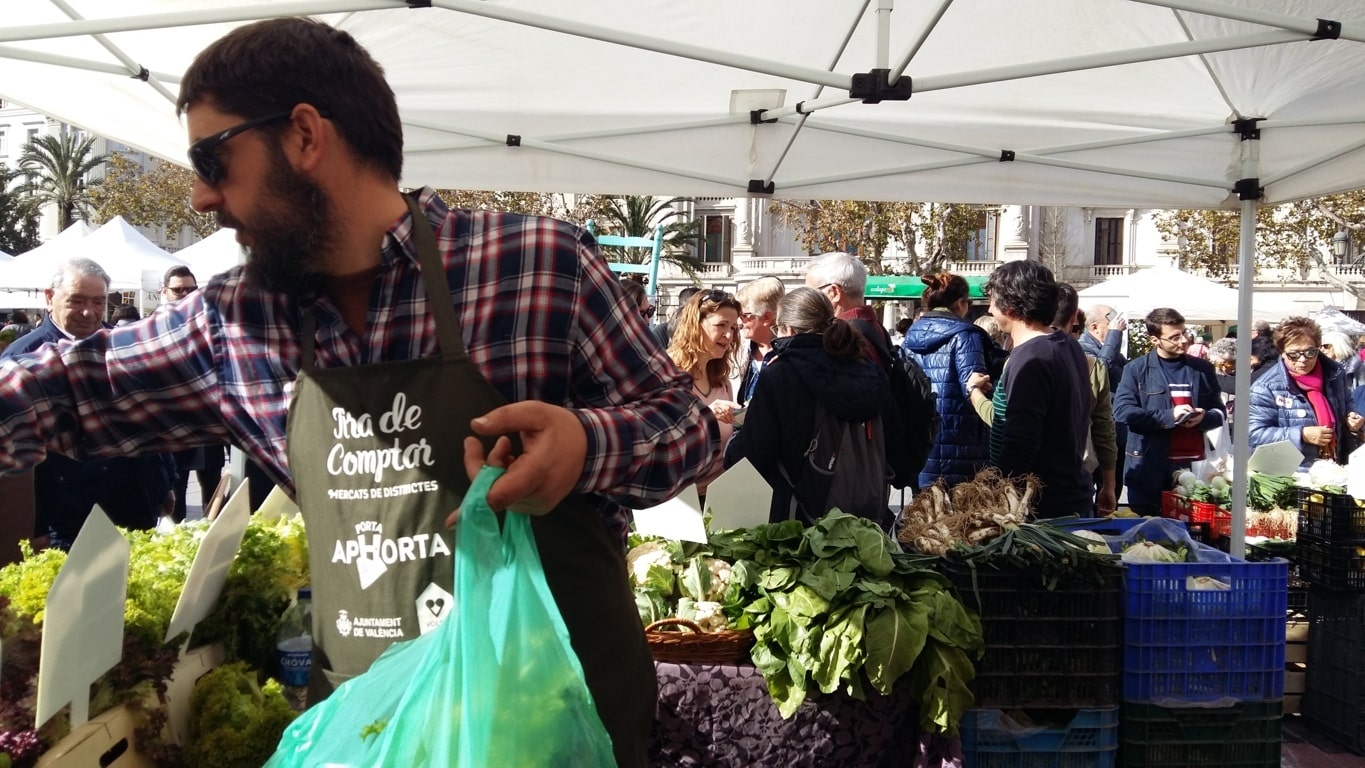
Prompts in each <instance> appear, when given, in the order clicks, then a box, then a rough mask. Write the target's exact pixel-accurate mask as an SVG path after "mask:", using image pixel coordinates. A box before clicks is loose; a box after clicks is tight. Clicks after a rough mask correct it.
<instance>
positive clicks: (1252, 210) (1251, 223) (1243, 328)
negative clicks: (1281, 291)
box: [1229, 131, 1261, 557]
mask: <svg viewBox="0 0 1365 768" xmlns="http://www.w3.org/2000/svg"><path fill="white" fill-rule="evenodd" d="M1260 144H1261V142H1260V133H1259V132H1258V131H1252V132H1250V133H1244V134H1243V137H1242V145H1241V160H1242V180H1243V182H1251V186H1254V187H1256V189H1254V190H1242V191H1241V192H1240V197H1241V198H1242V200H1241V212H1240V213H1241V222H1240V223H1241V225H1242V226H1241V234H1240V240H1239V242H1238V247H1237V293H1238V294H1239V295H1238V298H1237V339H1238V340H1237V371H1236V373H1235V377H1236V378H1235V381H1236V385H1237V401H1238V403H1240V404H1242V407H1241V408H1239V409H1238V411H1239V412H1240V415H1239V417H1238V418H1237V419H1236V420H1235V421H1234V422H1233V425H1232V433H1233V437H1232V446H1233V447H1232V451H1233V455H1232V467H1233V473H1232V538H1231V546H1230V548H1229V549H1230V551H1231V553H1232V555H1233V556H1234V557H1245V556H1246V535H1247V524H1246V519H1247V487H1248V484H1249V478H1248V475H1247V460H1248V459H1249V458H1250V457H1251V420H1250V419H1249V418H1247V408H1246V405H1245V404H1246V403H1250V402H1251V329H1252V327H1253V326H1252V316H1251V312H1252V305H1251V303H1252V300H1253V296H1254V295H1255V294H1254V289H1255V285H1256V207H1257V205H1258V203H1259V199H1258V198H1259V195H1260V191H1259V186H1260V185H1259V181H1258V180H1257V174H1258V173H1259V172H1260V167H1261V146H1260Z"/></svg>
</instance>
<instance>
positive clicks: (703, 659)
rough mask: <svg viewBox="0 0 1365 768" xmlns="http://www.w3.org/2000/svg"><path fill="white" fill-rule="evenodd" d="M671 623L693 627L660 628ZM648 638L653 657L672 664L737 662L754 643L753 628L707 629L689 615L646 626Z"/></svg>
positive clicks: (744, 657) (746, 655) (744, 656)
mask: <svg viewBox="0 0 1365 768" xmlns="http://www.w3.org/2000/svg"><path fill="white" fill-rule="evenodd" d="M672 625H678V626H682V627H686V628H687V629H689V630H691V631H690V632H661V631H659V629H660V627H666V626H672ZM645 638H646V639H648V640H649V652H650V654H651V655H653V656H654V660H655V661H663V662H668V663H670V664H734V663H735V662H738V661H744V660H745V659H747V658H749V649H750V648H753V647H754V631H753V630H752V629H740V630H730V629H726V630H721V631H720V632H706V631H704V630H703V629H702V628H701V627H699V626H697V624H696V622H692V621H688V620H687V619H660V620H659V621H656V622H654V623H653V624H650V625H649V626H647V627H645Z"/></svg>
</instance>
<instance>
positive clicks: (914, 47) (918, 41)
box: [889, 0, 953, 83]
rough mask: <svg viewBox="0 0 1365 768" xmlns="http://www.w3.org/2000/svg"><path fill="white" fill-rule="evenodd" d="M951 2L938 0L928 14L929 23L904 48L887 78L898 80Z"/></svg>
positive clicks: (893, 80) (951, 0)
mask: <svg viewBox="0 0 1365 768" xmlns="http://www.w3.org/2000/svg"><path fill="white" fill-rule="evenodd" d="M952 4H953V0H939V4H938V7H937V8H935V9H934V12H933V13H932V14H930V16H929V23H928V24H925V25H924V29H921V30H920V32H919V35H918V36H917V37H916V38H915V41H914V42H913V43H911V44H910V48H909V49H908V50H906V52H905V55H904V56H902V57H901V60H900V63H899V64H897V65H896V68H895V69H894V70H893V71H892V72H891V77H890V78H889V79H890V80H891V82H893V83H894V82H896V81H897V80H899V79H900V77H901V75H903V74H905V70H907V69H909V68H910V62H911V60H913V59H914V58H915V54H917V53H919V49H920V48H923V47H924V42H925V41H926V40H928V39H929V35H930V34H931V33H932V32H933V31H934V30H935V29H936V28H937V27H938V23H939V21H941V20H942V19H943V14H945V13H947V12H948V6H950V5H952Z"/></svg>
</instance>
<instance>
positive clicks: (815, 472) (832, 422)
mask: <svg viewBox="0 0 1365 768" xmlns="http://www.w3.org/2000/svg"><path fill="white" fill-rule="evenodd" d="M778 470H779V471H780V472H781V473H782V477H783V479H785V480H786V481H787V485H788V487H789V488H791V492H792V496H791V502H790V504H789V505H788V508H787V509H788V512H787V516H788V519H790V520H800V521H801V522H802V523H804V524H806V525H811V524H812V523H814V522H815V521H816V520H819V519H820V518H821V517H823V516H824V515H825V513H827V512H829V511H830V510H831V509H835V508H838V509H839V511H841V512H844V513H846V514H850V515H857V516H858V517H864V518H867V519H868V520H871V521H873V522H875V523H877V524H878V525H880V526H882V527H883V528H886V527H887V526H888V525H889V524H890V522H891V513H890V510H889V509H888V500H889V496H890V488H889V486H888V483H889V481H890V477H889V472H888V471H887V463H886V437H885V433H884V431H883V428H882V420H881V417H880V416H877V417H875V418H873V419H872V420H871V421H864V422H849V421H843V420H841V419H840V418H839V417H838V416H835V415H834V414H832V413H830V412H829V411H828V410H826V409H825V407H824V405H822V404H820V402H819V401H816V404H815V431H814V432H813V433H812V434H811V441H810V445H809V446H808V447H807V448H806V451H805V453H804V454H803V461H802V462H801V466H800V467H799V468H798V470H797V476H796V477H795V478H792V477H790V476H788V474H787V470H786V468H785V467H783V466H782V465H781V464H780V463H779V464H778Z"/></svg>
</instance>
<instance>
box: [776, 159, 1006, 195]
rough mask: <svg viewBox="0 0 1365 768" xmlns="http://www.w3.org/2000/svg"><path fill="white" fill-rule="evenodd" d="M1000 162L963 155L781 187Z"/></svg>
mask: <svg viewBox="0 0 1365 768" xmlns="http://www.w3.org/2000/svg"><path fill="white" fill-rule="evenodd" d="M998 162H1000V161H999V160H997V159H996V158H993V157H991V158H986V157H963V158H958V159H956V160H944V161H941V162H937V163H924V164H923V165H907V166H902V167H900V168H887V169H885V170H881V171H861V172H849V173H840V174H834V175H831V176H820V177H817V178H811V179H791V180H789V181H785V182H783V183H782V189H784V190H786V191H787V192H792V191H793V190H796V189H800V188H802V187H814V186H819V185H821V184H833V183H837V182H840V181H856V180H858V179H872V178H877V177H879V176H895V175H896V174H900V173H920V172H923V171H941V170H945V169H948V168H966V167H968V166H972V165H985V164H987V163H998Z"/></svg>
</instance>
